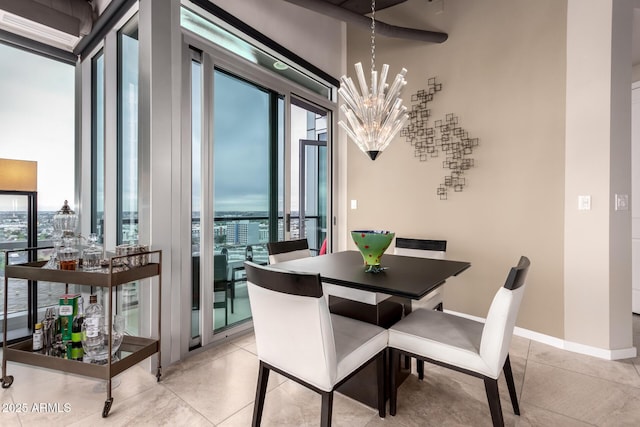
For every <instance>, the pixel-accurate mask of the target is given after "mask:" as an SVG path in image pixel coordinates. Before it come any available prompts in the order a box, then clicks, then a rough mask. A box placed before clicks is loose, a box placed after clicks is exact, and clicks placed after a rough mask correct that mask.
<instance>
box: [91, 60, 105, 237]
mask: <svg viewBox="0 0 640 427" xmlns="http://www.w3.org/2000/svg"><path fill="white" fill-rule="evenodd" d="M91 115H92V120H91V231H92V232H93V233H96V234H97V236H98V241H99V242H100V243H102V242H104V55H103V54H102V51H100V53H98V54H97V55H96V56H94V57H93V58H92V59H91Z"/></svg>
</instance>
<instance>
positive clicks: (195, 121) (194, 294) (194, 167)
mask: <svg viewBox="0 0 640 427" xmlns="http://www.w3.org/2000/svg"><path fill="white" fill-rule="evenodd" d="M201 141H202V65H201V64H200V63H198V62H197V61H191V259H192V263H191V265H192V269H191V338H192V339H195V338H197V337H198V336H200V237H201V231H200V218H201V217H200V213H201V212H202V203H201V194H202V181H201V179H202V178H201V176H202V166H201V152H202V151H201V150H202V142H201Z"/></svg>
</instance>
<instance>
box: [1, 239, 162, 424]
mask: <svg viewBox="0 0 640 427" xmlns="http://www.w3.org/2000/svg"><path fill="white" fill-rule="evenodd" d="M41 249H42V248H26V249H17V250H12V251H7V252H6V254H5V279H4V331H3V334H4V336H3V346H2V348H3V358H2V388H4V389H6V388H9V387H11V384H13V376H12V375H7V361H11V362H18V363H24V364H27V365H33V366H40V367H43V368H49V369H55V370H59V371H63V372H69V373H74V374H78V375H84V376H87V377H92V378H98V379H102V380H106V382H107V387H106V389H107V400H106V401H105V402H104V408H103V410H102V417H107V416H108V415H109V410H110V409H111V405H112V403H113V397H112V395H111V379H112V378H113V377H114V376H116V375H118V374H120V373H121V372H123V371H125V370H127V369H128V368H130V367H131V366H134V365H135V364H137V363H139V362H141V361H142V360H144V359H146V358H148V357H150V356H152V355H153V354H155V353H157V354H158V368H157V371H156V379H157V381H160V377H161V375H162V370H161V354H160V336H161V329H160V325H161V321H160V319H161V316H160V310H158V314H157V318H158V339H154V338H143V337H136V336H130V335H125V336H124V338H123V341H122V344H121V346H120V349H119V350H118V356H119V357H118V358H115V357H113V356H112V348H111V344H112V339H111V338H112V337H111V335H112V333H113V325H112V322H113V314H114V313H113V307H112V306H113V304H111V303H109V304H108V309H107V310H106V312H107V316H106V318H105V324H106V325H107V330H108V331H109V340H108V342H109V345H108V353H107V358H106V363H105V364H94V363H85V362H82V361H78V360H71V359H63V358H59V357H54V356H49V355H47V354H44V353H43V352H37V351H33V350H32V340H31V339H25V340H23V341H20V342H18V343H15V344H11V345H9V344H8V342H7V317H8V293H9V292H8V288H9V278H17V279H27V280H29V281H46V282H58V283H65V284H66V285H67V288H68V284H69V283H73V284H74V285H86V286H99V287H102V288H106V290H108V291H109V292H108V295H110V296H112V293H113V291H114V290H115V289H116V287H117V286H118V285H122V284H125V283H130V282H133V281H136V280H141V279H145V278H149V277H154V276H158V305H159V306H160V305H161V303H162V299H161V295H162V292H161V289H162V274H161V270H162V251H160V250H156V251H147V252H142V253H138V254H136V256H142V257H145V258H143V259H145V260H148V261H147V262H145V263H139V262H133V263H132V262H129V261H130V260H131V259H132V258H131V255H123V256H113V257H111V258H109V260H108V265H106V264H105V267H104V268H102V269H101V270H98V271H91V272H88V271H82V268H79V269H78V270H73V271H70V270H55V269H44V268H42V267H43V266H44V265H45V264H46V261H35V262H27V263H24V264H14V265H9V262H8V261H9V254H10V253H13V252H21V251H28V252H30V255H31V254H34V253H36V251H38V250H41ZM34 258H35V257H34ZM34 258H31V257H30V258H29V259H34ZM138 259H140V258H138ZM112 300H113V298H110V299H109V301H112ZM30 310H31V308H30ZM30 314H31V313H30ZM36 315H37V314H34V316H36ZM29 317H30V318H32V317H31V315H30V316H29ZM34 323H35V322H34ZM29 326H30V327H32V326H33V325H29ZM114 359H115V360H114Z"/></svg>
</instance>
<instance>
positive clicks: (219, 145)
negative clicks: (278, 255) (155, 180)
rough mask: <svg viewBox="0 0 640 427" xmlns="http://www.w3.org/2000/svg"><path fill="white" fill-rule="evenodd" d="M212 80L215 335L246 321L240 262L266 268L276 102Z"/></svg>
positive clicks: (248, 86) (252, 89) (225, 80)
mask: <svg viewBox="0 0 640 427" xmlns="http://www.w3.org/2000/svg"><path fill="white" fill-rule="evenodd" d="M213 80H214V83H213V86H214V92H213V193H212V196H213V200H214V218H213V224H214V226H213V231H214V258H213V260H212V261H213V267H214V277H213V288H214V322H213V325H214V330H220V329H223V328H226V327H228V326H230V325H233V324H236V323H238V322H242V321H245V320H247V319H249V318H250V317H251V310H250V309H249V299H248V295H247V287H246V281H245V280H243V278H244V262H245V261H246V260H250V261H254V262H257V263H262V264H266V262H267V251H266V243H267V242H268V241H269V240H270V237H269V234H270V229H271V227H270V219H271V218H272V214H271V212H270V209H271V203H270V197H271V194H272V191H271V189H270V184H271V181H272V179H271V177H272V173H274V171H273V170H272V168H271V161H270V159H271V153H272V152H273V149H272V147H273V140H274V136H275V135H276V134H277V117H278V115H279V114H278V99H279V97H278V95H277V94H275V93H273V92H272V91H268V90H266V89H264V88H262V87H259V86H257V85H255V84H253V83H250V82H248V81H246V80H243V79H241V78H239V77H237V76H234V75H232V74H229V73H226V72H224V71H222V70H215V71H214V78H213ZM274 110H275V111H274ZM274 118H275V119H276V120H274Z"/></svg>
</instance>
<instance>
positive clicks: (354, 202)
mask: <svg viewBox="0 0 640 427" xmlns="http://www.w3.org/2000/svg"><path fill="white" fill-rule="evenodd" d="M351 209H358V201H357V200H351Z"/></svg>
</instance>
